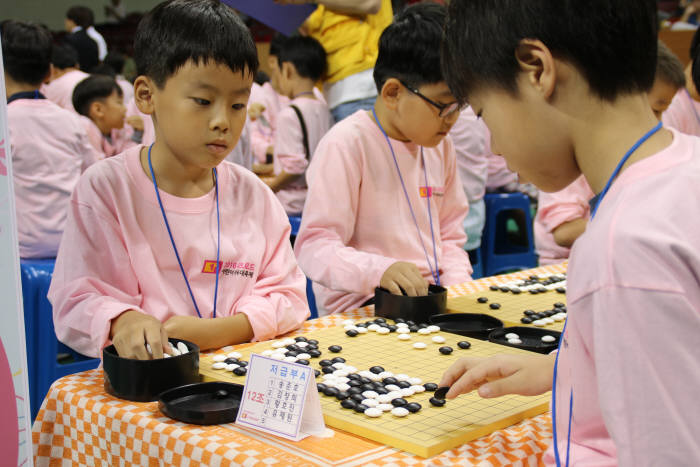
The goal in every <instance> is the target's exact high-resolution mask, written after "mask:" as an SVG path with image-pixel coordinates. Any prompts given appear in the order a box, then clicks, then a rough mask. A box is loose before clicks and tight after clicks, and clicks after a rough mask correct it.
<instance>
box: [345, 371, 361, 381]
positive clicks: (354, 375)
mask: <svg viewBox="0 0 700 467" xmlns="http://www.w3.org/2000/svg"><path fill="white" fill-rule="evenodd" d="M360 378H361V376H360V375H358V374H357V373H350V374H349V375H348V379H349V380H354V379H360Z"/></svg>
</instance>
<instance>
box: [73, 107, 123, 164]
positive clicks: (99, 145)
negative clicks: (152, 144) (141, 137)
mask: <svg viewBox="0 0 700 467" xmlns="http://www.w3.org/2000/svg"><path fill="white" fill-rule="evenodd" d="M81 121H82V123H83V126H84V127H85V131H86V132H87V135H88V139H89V140H90V144H92V147H93V148H95V150H96V151H98V152H99V153H100V155H101V156H102V158H106V157H112V156H116V155H117V154H120V153H122V152H124V151H126V150H127V149H129V148H130V147H132V146H136V144H137V143H136V142H135V141H134V140H133V139H132V138H131V137H132V135H133V134H134V129H133V128H132V127H131V126H130V125H127V124H125V125H124V128H120V129H113V130H112V131H111V132H110V138H109V139H107V138H106V137H105V136H104V135H103V134H102V131H100V129H99V128H98V127H97V125H96V124H95V123H94V122H93V121H92V120H90V119H89V118H87V117H83V116H81Z"/></svg>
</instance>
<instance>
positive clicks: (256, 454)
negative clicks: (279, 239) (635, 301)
mask: <svg viewBox="0 0 700 467" xmlns="http://www.w3.org/2000/svg"><path fill="white" fill-rule="evenodd" d="M565 271H566V264H560V265H555V266H545V267H541V268H537V269H533V270H529V271H522V272H519V273H514V274H509V275H506V276H498V277H488V278H484V279H479V280H477V281H473V282H469V283H466V284H462V285H459V286H455V287H451V288H450V290H449V295H450V296H451V297H455V296H460V295H465V294H469V293H473V292H477V291H479V290H484V289H486V288H488V286H489V285H491V284H494V283H497V282H500V281H503V280H504V279H507V280H509V279H515V278H521V277H524V276H528V275H531V274H555V273H562V272H565ZM372 315H373V310H372V307H365V308H362V309H359V310H354V311H351V312H347V313H343V314H340V315H333V316H326V317H323V318H319V319H317V320H311V321H307V322H306V323H305V324H304V326H303V328H302V329H300V330H299V331H297V332H296V333H293V334H291V335H295V334H300V333H303V332H308V331H312V330H316V329H323V328H327V327H330V326H335V325H337V324H340V323H341V322H342V321H343V320H345V319H348V318H352V319H358V318H365V317H369V316H372ZM334 431H335V435H334V436H333V437H332V438H323V439H322V438H315V437H309V438H307V439H305V440H302V441H300V442H296V443H294V442H291V441H287V440H284V439H282V438H278V437H275V436H271V435H267V434H264V433H260V432H256V431H253V430H248V429H242V428H240V427H238V426H237V425H235V424H226V425H216V426H197V425H188V424H185V423H180V422H176V421H174V420H171V419H170V418H167V417H165V416H164V415H163V414H161V413H160V411H159V410H158V404H157V403H156V402H150V403H137V402H129V401H123V400H120V399H116V398H114V397H112V396H110V395H108V394H107V393H106V392H105V391H104V388H103V375H102V370H101V369H97V370H91V371H87V372H84V373H78V374H75V375H70V376H66V377H64V378H61V379H59V380H58V381H56V382H55V383H54V384H53V385H52V386H51V389H50V390H49V393H48V395H47V396H46V399H45V400H44V403H43V404H42V406H41V410H40V411H39V414H38V415H37V419H36V421H35V422H34V426H33V430H32V442H33V447H34V463H35V464H36V465H39V466H43V465H51V466H54V465H110V466H112V465H132V464H136V465H148V466H151V465H178V466H193V467H197V466H234V465H243V466H269V465H297V466H357V465H362V466H424V465H430V466H446V465H479V466H505V465H538V464H540V463H541V458H542V454H543V453H544V451H545V450H546V449H547V446H548V445H549V444H550V442H551V431H552V427H551V419H550V416H549V414H545V415H540V416H538V417H535V418H532V419H529V420H525V421H523V422H521V423H519V424H517V425H513V426H511V427H509V428H507V429H504V430H499V431H496V432H494V433H492V434H491V435H489V436H485V437H483V438H480V439H477V440H475V441H472V442H470V443H467V444H464V445H462V446H460V447H459V448H456V449H452V450H450V451H445V452H443V453H442V454H440V455H438V456H435V457H433V458H431V459H423V458H420V457H417V456H413V455H411V454H408V453H406V452H403V451H398V450H396V449H393V448H389V447H387V446H384V445H381V444H378V443H375V442H373V441H371V440H368V439H364V438H360V437H357V436H354V435H351V434H348V433H345V432H343V431H340V430H334Z"/></svg>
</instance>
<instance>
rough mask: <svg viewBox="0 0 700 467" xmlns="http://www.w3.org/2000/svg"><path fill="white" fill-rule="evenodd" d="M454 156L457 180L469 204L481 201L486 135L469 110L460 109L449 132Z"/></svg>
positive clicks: (484, 188)
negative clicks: (460, 181) (460, 183)
mask: <svg viewBox="0 0 700 467" xmlns="http://www.w3.org/2000/svg"><path fill="white" fill-rule="evenodd" d="M450 137H451V138H452V142H453V144H454V147H455V152H456V154H457V167H458V169H459V178H460V179H461V180H462V185H463V187H464V193H465V194H466V195H467V199H468V200H469V202H470V203H475V202H477V201H479V200H480V199H483V197H484V193H485V192H486V179H487V177H488V168H489V159H488V153H489V152H490V144H489V138H490V136H489V132H488V129H487V128H486V124H484V122H483V120H480V119H478V118H477V116H476V114H475V113H474V111H473V110H472V108H471V107H467V108H466V109H464V110H463V111H462V112H461V113H460V115H459V118H458V119H457V121H456V122H455V124H454V126H453V127H452V129H451V130H450Z"/></svg>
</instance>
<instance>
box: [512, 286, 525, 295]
mask: <svg viewBox="0 0 700 467" xmlns="http://www.w3.org/2000/svg"><path fill="white" fill-rule="evenodd" d="M510 291H511V293H514V294H515V295H518V294H519V293H520V292H522V290H520V289H519V288H517V287H513V288H512V289H510Z"/></svg>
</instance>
